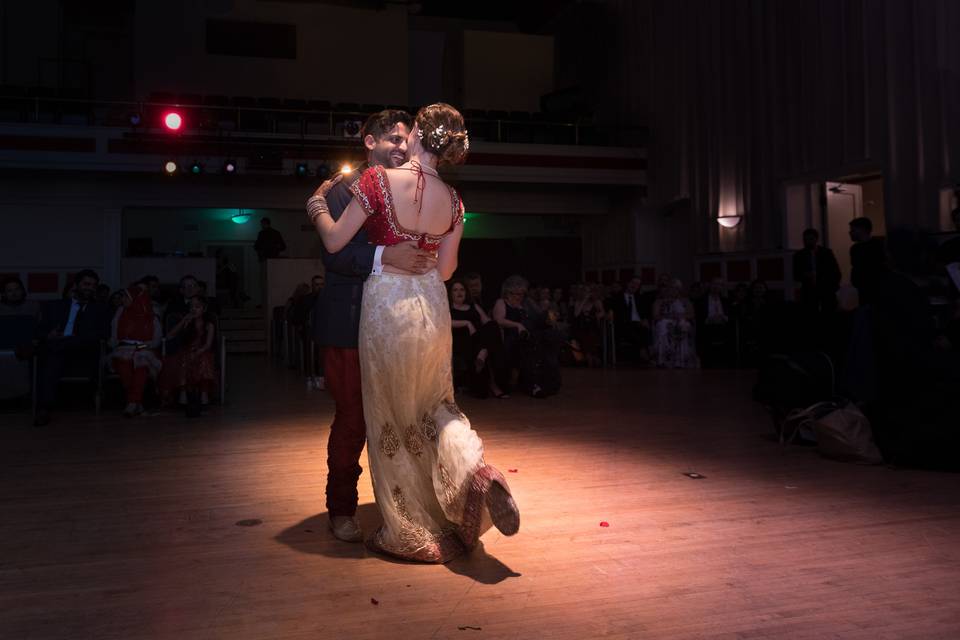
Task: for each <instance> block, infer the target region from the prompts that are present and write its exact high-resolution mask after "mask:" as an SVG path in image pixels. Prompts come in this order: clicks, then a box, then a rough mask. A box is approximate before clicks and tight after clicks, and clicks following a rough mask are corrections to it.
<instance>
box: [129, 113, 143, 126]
mask: <svg viewBox="0 0 960 640" xmlns="http://www.w3.org/2000/svg"><path fill="white" fill-rule="evenodd" d="M141 122H143V118H142V117H141V115H140V114H139V113H131V114H130V126H132V127H139V126H140V123H141Z"/></svg>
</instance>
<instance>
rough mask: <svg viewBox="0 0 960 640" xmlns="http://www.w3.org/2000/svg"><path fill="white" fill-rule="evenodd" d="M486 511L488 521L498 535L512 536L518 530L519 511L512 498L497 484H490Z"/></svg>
mask: <svg viewBox="0 0 960 640" xmlns="http://www.w3.org/2000/svg"><path fill="white" fill-rule="evenodd" d="M487 509H489V510H490V519H491V520H493V526H495V527H496V528H497V529H498V530H499V531H500V533H502V534H503V535H505V536H512V535H513V534H515V533H516V532H517V531H519V530H520V510H519V509H517V503H516V502H514V500H513V496H511V495H510V493H509V492H507V490H506V489H504V488H503V486H502V485H501V484H500V483H499V482H492V483H491V484H490V490H489V491H488V492H487Z"/></svg>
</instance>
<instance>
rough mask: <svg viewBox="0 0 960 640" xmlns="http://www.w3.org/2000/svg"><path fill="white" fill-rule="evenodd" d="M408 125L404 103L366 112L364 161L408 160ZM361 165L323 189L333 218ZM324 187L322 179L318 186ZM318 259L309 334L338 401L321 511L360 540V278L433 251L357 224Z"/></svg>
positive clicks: (337, 529) (418, 268) (427, 262)
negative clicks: (373, 240) (383, 238)
mask: <svg viewBox="0 0 960 640" xmlns="http://www.w3.org/2000/svg"><path fill="white" fill-rule="evenodd" d="M412 125H413V118H411V117H410V114H408V113H406V112H405V111H395V110H392V109H388V110H386V111H381V112H379V113H375V114H373V115H372V116H370V117H369V118H368V119H367V121H366V123H365V124H364V125H363V128H362V129H361V130H360V139H361V140H362V141H363V146H364V147H366V149H367V164H368V165H369V166H374V165H383V166H385V167H388V168H395V167H398V166H400V165H401V164H403V163H404V162H406V155H407V136H408V135H409V134H410V129H411V127H412ZM363 169H366V167H360V168H358V169H357V170H356V171H355V172H353V173H352V174H349V175H347V176H344V179H343V180H340V181H339V182H338V183H337V184H336V185H334V186H333V188H332V189H330V191H329V193H327V195H326V198H327V203H328V204H329V206H330V214H331V215H332V216H333V219H334V220H337V219H339V218H340V215H341V214H342V213H343V211H344V209H346V208H347V205H349V204H350V201H351V200H352V199H353V194H351V193H350V189H349V187H350V185H351V184H353V182H354V181H356V180H357V179H359V177H360V174H361V173H363ZM324 188H325V187H324V186H323V185H322V186H321V187H320V188H318V189H317V193H320V192H321V190H323V189H324ZM326 188H329V185H327V186H326ZM321 247H322V245H321ZM323 264H324V266H325V267H326V270H327V284H326V287H325V288H324V289H322V290H321V291H320V294H319V295H318V296H317V301H316V304H315V306H314V310H313V318H314V323H313V334H314V340H315V341H316V343H317V344H318V345H319V346H320V347H322V348H323V371H324V376H325V377H326V383H327V389H328V390H329V391H330V395H332V396H333V401H334V403H335V404H336V415H335V416H334V420H333V424H332V425H330V439H329V440H328V442H327V511H328V512H329V515H330V530H331V531H332V532H333V535H334V536H335V537H337V538H338V539H340V540H343V541H345V542H360V541H362V540H363V531H361V529H360V526H359V524H357V519H356V512H357V500H358V497H357V481H358V480H359V479H360V474H361V473H362V472H363V469H361V467H360V453H361V452H362V451H363V445H364V442H365V441H366V425H365V424H364V421H363V397H362V395H361V390H360V355H359V352H358V351H357V338H358V334H359V331H360V308H361V301H362V296H363V282H364V280H366V279H367V276H370V275H379V274H380V273H381V272H382V271H383V265H391V266H394V267H398V268H401V269H405V270H407V271H411V272H413V273H421V274H422V273H426V272H427V271H429V270H430V269H432V268H433V267H434V265H435V264H436V258H435V257H434V256H433V254H431V253H428V252H426V251H421V250H420V249H418V248H417V246H416V243H415V242H407V243H404V244H398V245H395V246H391V247H383V246H373V245H371V244H369V243H368V242H367V235H366V233H365V232H364V230H363V228H362V227H361V229H360V231H359V232H358V233H357V235H356V236H354V238H353V240H351V241H350V243H349V244H348V245H347V246H345V247H344V248H343V249H341V250H340V251H339V252H337V253H334V254H330V253H327V251H326V250H325V249H324V250H323Z"/></svg>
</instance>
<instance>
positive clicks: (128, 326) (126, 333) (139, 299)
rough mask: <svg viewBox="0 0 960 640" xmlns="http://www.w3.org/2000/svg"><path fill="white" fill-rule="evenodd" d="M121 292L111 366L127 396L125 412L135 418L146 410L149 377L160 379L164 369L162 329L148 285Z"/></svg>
mask: <svg viewBox="0 0 960 640" xmlns="http://www.w3.org/2000/svg"><path fill="white" fill-rule="evenodd" d="M118 294H119V296H120V299H121V300H120V302H121V304H120V306H119V307H118V308H117V312H116V315H114V317H113V331H112V332H111V339H110V345H111V346H112V347H113V353H112V354H111V365H112V366H113V370H114V371H116V372H117V375H119V376H120V382H121V384H122V385H123V390H124V391H125V392H126V395H127V406H126V408H125V409H124V410H123V415H124V416H126V417H128V418H132V417H133V416H137V415H140V414H141V413H143V389H144V387H145V386H146V385H147V379H148V378H154V379H156V377H157V373H158V372H159V371H160V358H158V357H157V347H159V346H160V337H161V335H162V332H161V330H160V320H159V319H157V316H156V314H155V313H154V312H153V302H152V300H151V299H150V293H149V292H148V291H147V287H146V285H143V284H136V285H134V286H132V287H130V288H129V289H123V290H121V291H119V292H118Z"/></svg>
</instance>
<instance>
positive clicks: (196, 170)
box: [190, 162, 203, 176]
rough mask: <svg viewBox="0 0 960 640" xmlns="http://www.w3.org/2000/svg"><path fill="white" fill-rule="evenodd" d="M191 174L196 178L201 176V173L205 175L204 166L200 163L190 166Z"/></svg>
mask: <svg viewBox="0 0 960 640" xmlns="http://www.w3.org/2000/svg"><path fill="white" fill-rule="evenodd" d="M190 173H192V174H193V175H195V176H198V175H200V174H201V173H203V165H202V164H200V163H199V162H194V163H193V164H192V165H190Z"/></svg>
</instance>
